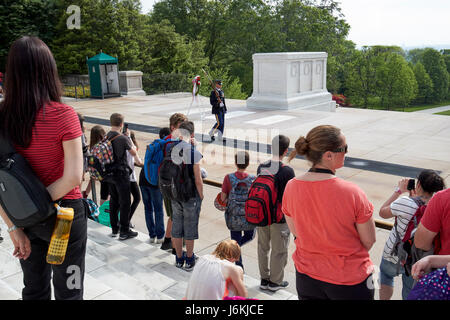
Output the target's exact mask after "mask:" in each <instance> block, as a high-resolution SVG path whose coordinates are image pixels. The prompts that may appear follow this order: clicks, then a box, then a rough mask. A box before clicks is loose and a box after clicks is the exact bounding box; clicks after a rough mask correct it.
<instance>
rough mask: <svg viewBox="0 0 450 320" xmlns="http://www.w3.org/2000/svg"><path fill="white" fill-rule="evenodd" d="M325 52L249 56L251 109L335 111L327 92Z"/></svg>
mask: <svg viewBox="0 0 450 320" xmlns="http://www.w3.org/2000/svg"><path fill="white" fill-rule="evenodd" d="M327 57H328V54H327V53H326V52H281V53H256V54H254V55H253V94H252V96H251V97H250V98H249V99H247V107H248V108H252V109H253V108H255V109H284V110H288V109H297V108H301V109H312V110H318V111H332V112H334V111H335V110H336V103H335V102H334V101H333V100H332V99H331V94H330V93H329V92H328V90H327V87H326V85H327Z"/></svg>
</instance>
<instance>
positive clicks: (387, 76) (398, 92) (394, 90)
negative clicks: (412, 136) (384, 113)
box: [375, 51, 417, 110]
mask: <svg viewBox="0 0 450 320" xmlns="http://www.w3.org/2000/svg"><path fill="white" fill-rule="evenodd" d="M379 57H380V58H381V59H380V65H379V66H378V67H377V71H376V78H377V80H376V83H377V86H376V88H375V92H376V94H377V96H379V97H380V104H381V106H382V107H385V108H386V109H387V110H389V109H390V108H391V107H396V106H407V105H409V103H410V102H411V101H412V100H413V99H414V98H415V97H416V94H417V82H416V78H415V76H414V73H413V71H412V70H411V67H410V66H409V65H408V63H407V62H406V60H405V59H404V57H403V56H401V55H400V54H398V53H396V52H392V51H385V52H384V53H382V54H381V55H379Z"/></svg>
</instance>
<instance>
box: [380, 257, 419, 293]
mask: <svg viewBox="0 0 450 320" xmlns="http://www.w3.org/2000/svg"><path fill="white" fill-rule="evenodd" d="M397 267H398V266H397V264H395V263H392V262H390V261H388V260H386V259H384V258H382V259H381V264H380V282H381V284H384V285H387V286H389V287H393V286H394V278H395V277H396V276H398V275H400V274H401V275H402V283H403V287H402V298H403V300H406V299H407V298H408V295H409V292H410V291H411V289H412V288H413V286H414V278H413V277H411V276H409V277H408V276H407V275H406V274H405V268H403V266H400V268H399V269H400V270H399V271H400V273H397Z"/></svg>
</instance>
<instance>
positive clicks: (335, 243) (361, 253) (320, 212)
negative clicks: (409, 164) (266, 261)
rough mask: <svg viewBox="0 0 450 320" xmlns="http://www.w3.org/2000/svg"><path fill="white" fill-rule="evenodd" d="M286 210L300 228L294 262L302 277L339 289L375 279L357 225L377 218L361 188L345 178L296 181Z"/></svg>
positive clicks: (286, 200)
mask: <svg viewBox="0 0 450 320" xmlns="http://www.w3.org/2000/svg"><path fill="white" fill-rule="evenodd" d="M282 209H283V212H284V214H285V215H286V216H288V217H291V218H292V220H293V223H294V225H295V231H296V234H297V238H296V239H295V245H296V249H295V252H294V254H293V255H292V258H293V260H294V264H295V267H296V269H297V271H298V272H299V273H303V274H306V275H308V276H310V277H311V278H314V279H317V280H320V281H324V282H328V283H333V284H338V285H355V284H359V283H361V282H362V281H364V280H365V279H366V278H367V277H368V276H369V275H370V274H371V273H372V271H373V263H372V261H371V260H370V257H369V252H368V251H367V249H366V248H364V246H363V244H362V243H361V239H360V237H359V234H358V231H357V230H356V225H355V224H357V223H358V224H363V223H365V222H367V221H368V220H369V219H370V218H371V217H372V213H373V205H372V204H371V203H370V202H369V200H368V199H367V196H366V195H365V193H364V192H363V191H362V190H361V189H360V188H359V187H358V186H357V185H355V184H354V183H351V182H348V181H345V180H342V179H340V178H332V179H327V180H323V181H302V180H298V179H292V180H290V181H289V182H288V183H287V185H286V189H285V190H284V196H283V204H282Z"/></svg>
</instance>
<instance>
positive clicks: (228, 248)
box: [213, 240, 241, 260]
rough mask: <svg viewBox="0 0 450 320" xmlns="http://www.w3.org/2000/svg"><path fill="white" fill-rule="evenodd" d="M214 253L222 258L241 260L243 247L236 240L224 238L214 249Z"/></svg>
mask: <svg viewBox="0 0 450 320" xmlns="http://www.w3.org/2000/svg"><path fill="white" fill-rule="evenodd" d="M213 254H214V255H215V256H216V257H217V258H220V259H222V260H225V259H226V260H229V259H235V260H239V257H240V256H241V247H240V246H239V244H238V243H237V242H236V240H223V241H222V242H221V243H219V244H218V245H217V247H216V249H215V250H214V252H213Z"/></svg>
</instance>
